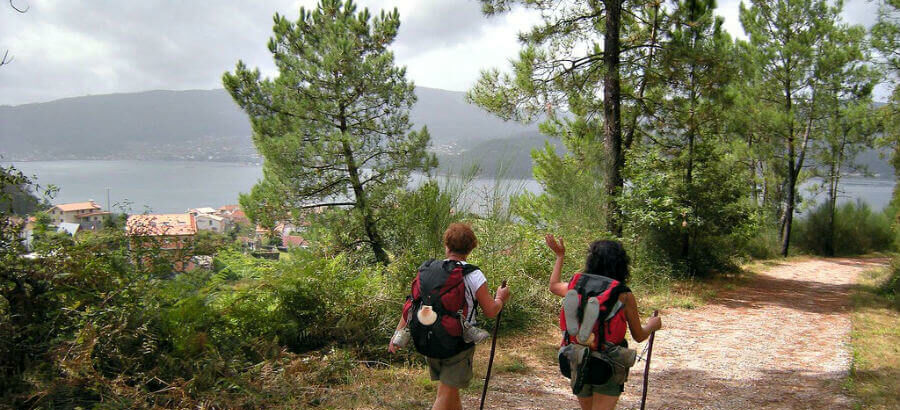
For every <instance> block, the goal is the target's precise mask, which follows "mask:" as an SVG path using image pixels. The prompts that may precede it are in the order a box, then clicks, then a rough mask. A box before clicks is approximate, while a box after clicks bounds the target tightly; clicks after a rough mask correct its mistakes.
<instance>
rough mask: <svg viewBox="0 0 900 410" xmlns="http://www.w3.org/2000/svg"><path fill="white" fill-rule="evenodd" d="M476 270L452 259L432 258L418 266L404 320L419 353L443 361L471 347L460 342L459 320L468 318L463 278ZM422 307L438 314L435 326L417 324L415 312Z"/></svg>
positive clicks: (405, 308) (460, 327) (407, 301)
mask: <svg viewBox="0 0 900 410" xmlns="http://www.w3.org/2000/svg"><path fill="white" fill-rule="evenodd" d="M476 270H478V267H477V266H475V265H468V264H463V263H462V262H459V261H451V260H446V261H439V260H435V259H431V260H428V261H426V262H425V263H423V264H422V266H419V269H418V273H417V274H416V278H415V279H413V281H412V285H411V286H410V295H409V296H407V297H406V303H405V304H404V305H403V319H404V320H406V321H407V323H408V326H409V332H410V336H411V337H412V340H413V344H414V345H415V347H416V350H417V351H418V352H419V353H422V354H423V355H425V356H428V357H431V358H435V359H446V358H448V357H452V356H455V355H456V354H458V353H460V352H462V351H464V350H466V349H468V348H470V347H472V346H473V344H471V343H466V342H465V341H463V338H462V324H461V323H460V320H465V318H466V317H468V316H469V307H468V304H467V303H466V284H465V281H464V280H463V278H464V277H465V276H466V275H468V274H469V273H472V272H474V271H476ZM422 306H431V308H432V310H433V311H434V313H436V314H437V320H435V322H434V323H432V324H429V325H425V324H422V323H421V322H420V321H419V319H418V317H417V315H416V313H417V312H418V311H419V309H420V308H421V307H422ZM477 308H478V307H477V305H475V309H477Z"/></svg>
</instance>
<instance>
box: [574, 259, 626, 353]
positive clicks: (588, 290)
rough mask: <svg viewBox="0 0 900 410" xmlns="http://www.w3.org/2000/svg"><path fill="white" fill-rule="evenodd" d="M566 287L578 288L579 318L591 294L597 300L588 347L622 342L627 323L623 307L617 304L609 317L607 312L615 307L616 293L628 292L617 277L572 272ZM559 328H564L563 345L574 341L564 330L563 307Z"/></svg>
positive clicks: (594, 349)
mask: <svg viewBox="0 0 900 410" xmlns="http://www.w3.org/2000/svg"><path fill="white" fill-rule="evenodd" d="M569 289H575V291H576V292H578V299H579V302H580V303H579V307H578V320H581V319H582V317H583V312H584V307H585V305H586V304H587V301H588V300H590V298H597V302H599V303H600V315H599V316H598V317H597V321H596V322H595V323H594V328H593V329H591V333H593V334H594V341H593V342H592V343H591V345H590V346H589V347H590V349H591V350H593V351H596V350H604V349H605V343H611V344H615V345H622V344H624V343H625V330H626V328H627V324H628V323H627V320H626V318H625V307H624V306H620V308H619V309H618V310H617V311H616V312H615V313H614V314H613V315H612V317H609V315H610V313H611V312H612V311H613V309H614V308H615V307H616V302H617V301H618V300H619V295H621V294H622V293H626V292H631V289H629V288H628V287H627V286H625V285H624V284H623V283H621V282H619V281H617V280H614V279H610V278H607V277H606V276H600V275H593V274H588V273H577V274H575V276H573V277H572V280H570V281H569ZM559 328H560V329H561V330H562V332H563V340H562V346H565V345H568V344H570V343H577V341H576V340H575V335H570V334H569V332H568V331H567V326H566V315H565V312H564V311H563V310H562V309H560V312H559Z"/></svg>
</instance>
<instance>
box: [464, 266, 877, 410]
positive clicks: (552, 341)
mask: <svg viewBox="0 0 900 410" xmlns="http://www.w3.org/2000/svg"><path fill="white" fill-rule="evenodd" d="M887 262H888V260H887V259H812V260H803V261H790V262H780V263H777V264H775V265H774V266H772V267H770V268H768V269H766V270H764V271H762V272H761V273H758V274H757V275H755V276H753V277H752V278H751V279H750V280H749V281H748V282H747V283H746V284H745V285H742V286H739V287H737V288H734V289H733V290H727V291H722V292H720V293H719V294H718V295H717V296H716V297H715V298H714V299H712V300H710V301H709V302H708V303H707V304H705V305H704V306H702V307H699V308H696V309H669V310H664V311H663V312H661V314H662V315H663V326H664V328H663V331H661V332H660V333H659V334H658V335H657V338H656V342H655V343H654V347H653V360H652V368H651V370H650V389H649V397H648V399H647V408H648V409H662V408H665V409H748V408H754V409H757V408H773V409H775V408H810V409H826V408H827V409H840V408H852V406H853V402H852V399H851V398H850V396H849V395H848V394H847V392H846V391H844V382H845V381H846V379H847V376H848V372H849V369H850V361H851V354H850V349H849V342H850V313H851V306H850V294H851V292H852V291H853V286H854V284H855V283H856V277H857V275H858V274H859V273H860V272H862V271H864V270H868V269H872V268H875V267H878V266H883V265H886V264H887ZM528 339H533V340H519V341H515V342H513V343H512V345H511V344H510V341H507V343H506V345H505V346H504V343H503V342H504V340H502V339H501V340H500V347H499V349H500V351H498V359H499V360H500V367H501V368H505V369H508V370H509V371H505V372H502V373H499V374H496V375H493V376H492V377H491V386H490V391H489V392H488V397H487V403H486V406H485V407H486V408H494V409H510V408H525V409H530V408H555V409H571V408H578V403H577V402H576V401H575V399H574V397H573V396H572V395H571V394H570V392H569V389H568V380H566V379H564V378H563V377H562V376H560V375H559V371H558V369H557V367H556V365H555V354H556V348H557V345H556V343H557V341H556V339H557V337H556V333H555V332H551V331H548V332H547V333H546V334H542V335H539V336H535V337H533V338H528ZM632 347H634V345H632ZM644 347H645V346H644V344H641V345H638V347H637V349H638V351H639V352H640V350H641V349H643V348H644ZM480 350H487V349H480ZM480 353H484V352H480ZM503 356H506V357H503ZM500 358H502V359H500ZM484 359H485V360H481V358H479V359H478V361H479V362H481V361H486V357H485V358H484ZM495 366H496V364H495ZM477 371H478V370H477V368H476V372H477ZM483 373H484V369H483V367H482V369H481V371H480V373H476V374H481V375H482V376H483ZM642 379H643V362H638V364H637V365H635V367H634V368H632V371H631V374H630V376H629V380H628V382H627V384H626V386H625V393H624V394H623V395H622V398H621V399H620V400H619V406H618V408H620V409H636V408H639V407H640V399H641V381H642ZM473 384H479V383H473ZM479 385H480V384H479ZM476 396H477V395H474V394H467V395H466V396H465V402H464V407H466V408H477V406H478V397H476Z"/></svg>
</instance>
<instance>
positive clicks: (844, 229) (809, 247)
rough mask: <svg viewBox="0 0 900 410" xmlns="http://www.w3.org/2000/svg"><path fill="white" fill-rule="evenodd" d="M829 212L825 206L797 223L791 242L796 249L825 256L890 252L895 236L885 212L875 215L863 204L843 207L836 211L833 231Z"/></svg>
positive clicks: (827, 204)
mask: <svg viewBox="0 0 900 410" xmlns="http://www.w3.org/2000/svg"><path fill="white" fill-rule="evenodd" d="M830 210H831V206H830V203H823V204H821V205H819V206H818V207H816V208H814V209H813V210H812V211H810V212H809V214H808V215H806V216H805V217H804V218H802V219H800V220H798V221H796V222H795V223H794V226H793V228H792V232H791V241H792V242H793V243H794V245H796V247H797V248H799V249H800V250H801V251H804V252H809V253H813V254H816V255H826V256H835V255H842V256H846V255H860V254H864V253H868V252H878V251H886V250H889V249H891V246H892V245H893V238H894V234H893V232H891V219H890V218H889V217H888V216H887V215H886V214H885V213H883V212H873V211H872V209H871V208H870V207H869V206H868V205H867V204H865V203H863V202H857V203H846V204H843V205H840V206H838V207H837V208H836V209H835V214H834V230H833V232H832V230H831V224H830V223H829V222H830V221H831V216H830ZM832 233H833V235H832Z"/></svg>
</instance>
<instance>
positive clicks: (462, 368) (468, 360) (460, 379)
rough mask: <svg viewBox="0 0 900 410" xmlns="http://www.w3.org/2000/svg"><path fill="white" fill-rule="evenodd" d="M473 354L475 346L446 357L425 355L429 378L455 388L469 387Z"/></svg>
mask: <svg viewBox="0 0 900 410" xmlns="http://www.w3.org/2000/svg"><path fill="white" fill-rule="evenodd" d="M474 356H475V346H472V348H471V349H468V350H464V351H462V352H460V353H458V354H456V356H451V357H448V358H446V359H432V358H430V357H426V358H425V359H426V361H427V362H428V371H429V372H430V373H431V380H434V381H440V382H441V383H444V384H446V385H448V386H451V387H456V388H457V389H464V388H466V387H469V382H471V381H472V357H474Z"/></svg>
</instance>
